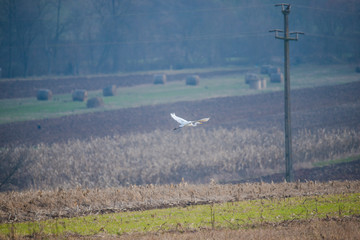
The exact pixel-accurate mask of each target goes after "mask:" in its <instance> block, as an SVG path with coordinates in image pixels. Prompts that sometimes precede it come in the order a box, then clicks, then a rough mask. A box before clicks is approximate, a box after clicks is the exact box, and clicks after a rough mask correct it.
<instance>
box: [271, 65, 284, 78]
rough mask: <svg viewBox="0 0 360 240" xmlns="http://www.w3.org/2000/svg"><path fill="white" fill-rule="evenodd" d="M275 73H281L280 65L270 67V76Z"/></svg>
mask: <svg viewBox="0 0 360 240" xmlns="http://www.w3.org/2000/svg"><path fill="white" fill-rule="evenodd" d="M273 73H281V70H280V68H279V67H273V66H271V67H269V69H268V75H269V76H270V75H271V74H273Z"/></svg>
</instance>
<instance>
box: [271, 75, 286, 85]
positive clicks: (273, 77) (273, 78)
mask: <svg viewBox="0 0 360 240" xmlns="http://www.w3.org/2000/svg"><path fill="white" fill-rule="evenodd" d="M270 82H272V83H283V82H284V75H283V74H282V73H272V74H271V75H270Z"/></svg>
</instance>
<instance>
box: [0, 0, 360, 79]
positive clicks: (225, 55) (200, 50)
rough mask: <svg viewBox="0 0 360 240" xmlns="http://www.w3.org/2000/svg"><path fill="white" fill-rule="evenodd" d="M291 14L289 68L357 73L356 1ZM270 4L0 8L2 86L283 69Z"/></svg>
mask: <svg viewBox="0 0 360 240" xmlns="http://www.w3.org/2000/svg"><path fill="white" fill-rule="evenodd" d="M287 2H288V3H291V4H292V9H291V13H290V15H289V21H290V31H302V32H305V34H306V35H304V36H301V39H300V41H298V42H296V43H293V42H292V43H291V47H290V50H291V63H292V64H300V63H321V64H327V63H339V62H341V63H358V62H359V60H360V46H359V45H360V1H357V0H346V1H342V0H316V1H313V0H302V1H287ZM275 3H278V2H277V1H269V0H246V1H241V0H152V1H149V0H76V1H74V0H31V1H29V0H0V67H1V69H2V71H1V74H2V77H3V78H13V77H27V76H41V75H78V74H81V75H87V74H108V73H118V72H129V71H139V70H157V69H182V68H195V67H215V66H229V65H249V64H262V63H271V62H276V61H278V62H281V61H282V56H283V42H282V41H280V40H276V39H275V38H274V34H273V33H269V30H271V29H275V28H277V29H282V28H283V15H282V13H281V9H280V8H279V7H275V6H274V4H275Z"/></svg>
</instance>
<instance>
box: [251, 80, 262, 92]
mask: <svg viewBox="0 0 360 240" xmlns="http://www.w3.org/2000/svg"><path fill="white" fill-rule="evenodd" d="M249 86H250V88H251V89H257V90H258V89H261V80H257V81H250V83H249Z"/></svg>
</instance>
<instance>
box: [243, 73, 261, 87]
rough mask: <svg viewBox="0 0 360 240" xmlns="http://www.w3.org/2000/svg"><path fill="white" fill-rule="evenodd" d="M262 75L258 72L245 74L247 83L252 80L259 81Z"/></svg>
mask: <svg viewBox="0 0 360 240" xmlns="http://www.w3.org/2000/svg"><path fill="white" fill-rule="evenodd" d="M259 80H260V77H259V76H258V75H257V74H256V73H247V74H246V75H245V83H246V84H249V83H250V82H252V81H259Z"/></svg>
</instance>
